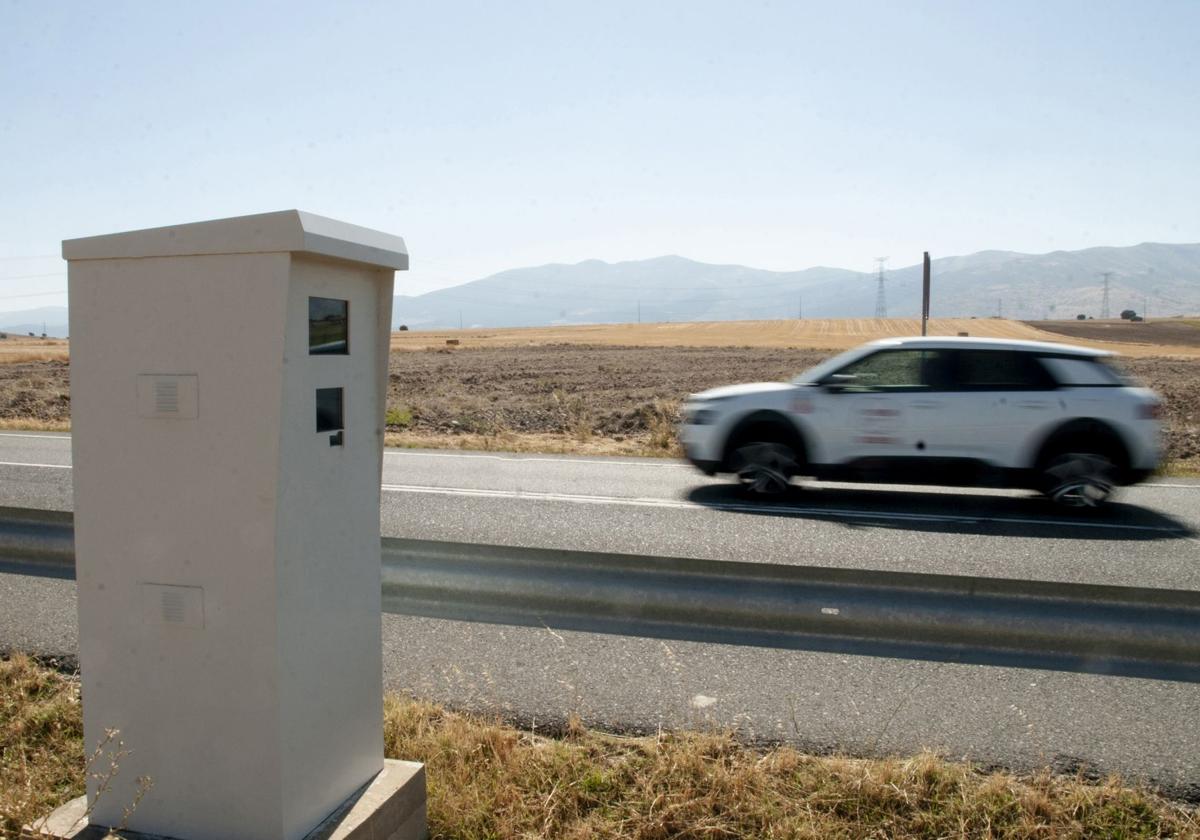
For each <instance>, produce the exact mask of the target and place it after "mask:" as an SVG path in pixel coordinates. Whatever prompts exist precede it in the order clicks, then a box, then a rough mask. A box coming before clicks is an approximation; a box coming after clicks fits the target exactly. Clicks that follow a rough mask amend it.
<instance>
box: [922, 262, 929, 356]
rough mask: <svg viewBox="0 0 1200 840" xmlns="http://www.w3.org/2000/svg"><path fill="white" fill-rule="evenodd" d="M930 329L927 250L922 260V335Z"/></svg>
mask: <svg viewBox="0 0 1200 840" xmlns="http://www.w3.org/2000/svg"><path fill="white" fill-rule="evenodd" d="M928 329H929V252H928V251H926V252H925V259H924V260H923V261H922V268H921V335H925V334H926V332H927V331H928Z"/></svg>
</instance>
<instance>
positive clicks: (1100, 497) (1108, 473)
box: [1046, 452, 1113, 507]
mask: <svg viewBox="0 0 1200 840" xmlns="http://www.w3.org/2000/svg"><path fill="white" fill-rule="evenodd" d="M1112 475H1113V463H1112V461H1110V460H1109V459H1108V458H1105V457H1104V456H1103V455H1096V454H1094V453H1090V452H1070V453H1067V454H1064V455H1060V456H1058V457H1057V458H1055V459H1054V461H1052V462H1051V464H1050V466H1049V467H1047V468H1046V477H1047V478H1048V479H1049V481H1048V485H1049V488H1050V489H1049V491H1048V492H1047V495H1048V496H1049V497H1050V498H1051V500H1053V501H1054V502H1055V503H1057V504H1060V505H1063V506H1064V507H1098V506H1099V505H1102V504H1103V503H1104V502H1105V501H1107V500H1108V498H1109V496H1111V495H1112V493H1113V478H1112Z"/></svg>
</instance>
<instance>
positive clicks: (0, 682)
mask: <svg viewBox="0 0 1200 840" xmlns="http://www.w3.org/2000/svg"><path fill="white" fill-rule="evenodd" d="M80 715H81V710H80V706H79V684H78V683H77V682H76V681H74V680H72V679H69V678H67V677H64V676H62V675H60V674H58V673H56V672H55V671H53V670H51V669H49V668H45V667H42V666H40V665H38V664H36V663H35V662H33V661H32V660H30V659H27V658H26V657H23V656H15V657H13V658H11V659H8V660H0V837H15V836H17V832H19V831H20V829H21V826H22V825H27V824H29V823H31V822H33V820H35V819H37V818H39V817H43V816H45V815H46V814H48V813H49V812H50V811H51V810H53V809H54V808H55V807H57V806H58V805H61V804H62V803H64V802H66V801H67V800H70V799H73V798H75V797H76V796H79V794H81V793H83V774H84V759H83V722H82V718H81V716H80Z"/></svg>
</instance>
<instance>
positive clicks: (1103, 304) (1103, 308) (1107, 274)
mask: <svg viewBox="0 0 1200 840" xmlns="http://www.w3.org/2000/svg"><path fill="white" fill-rule="evenodd" d="M1100 276H1101V277H1103V278H1104V297H1103V298H1101V300H1100V317H1101V318H1107V317H1108V285H1109V279H1110V278H1111V277H1112V276H1113V273H1112V272H1111V271H1102V272H1100Z"/></svg>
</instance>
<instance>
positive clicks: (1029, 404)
mask: <svg viewBox="0 0 1200 840" xmlns="http://www.w3.org/2000/svg"><path fill="white" fill-rule="evenodd" d="M1014 405H1016V407H1017V408H1049V407H1050V403H1048V402H1042V401H1040V400H1025V401H1024V402H1018V403H1014Z"/></svg>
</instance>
